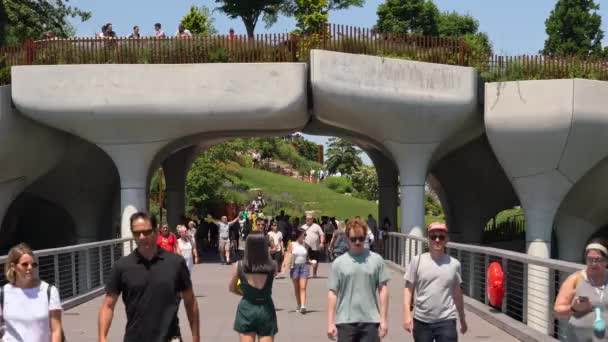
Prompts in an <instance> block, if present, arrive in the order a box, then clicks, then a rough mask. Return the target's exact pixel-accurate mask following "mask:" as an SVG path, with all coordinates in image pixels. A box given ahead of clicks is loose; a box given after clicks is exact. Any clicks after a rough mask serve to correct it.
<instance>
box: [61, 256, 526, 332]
mask: <svg viewBox="0 0 608 342" xmlns="http://www.w3.org/2000/svg"><path fill="white" fill-rule="evenodd" d="M230 270H231V267H230V266H222V265H219V264H210V263H208V264H199V265H196V266H195V269H194V271H193V283H194V289H195V294H196V296H197V297H198V302H199V309H200V311H201V331H202V335H203V341H206V342H228V341H231V342H232V341H238V338H237V335H236V333H235V332H234V331H233V330H232V324H233V322H234V315H235V310H236V306H237V303H238V301H239V297H237V296H235V295H232V294H230V293H229V292H228V289H227V288H228V281H229V277H230ZM327 270H328V267H327V265H326V264H322V265H321V268H320V274H319V276H320V278H316V279H311V280H310V282H309V285H308V304H307V308H308V309H309V313H307V314H306V315H301V314H299V313H296V312H295V310H294V309H295V306H296V305H295V299H294V298H293V288H292V285H291V281H290V280H289V279H285V278H283V279H277V280H276V281H275V283H274V288H273V296H274V301H275V306H276V308H277V314H278V319H279V334H278V335H277V336H276V339H275V340H276V341H279V342H283V341H285V342H304V341H306V342H316V341H329V340H328V339H327V336H326V319H327V314H326V312H327V308H326V305H327V304H326V298H327V278H326V276H327ZM390 289H391V292H390V293H391V297H390V317H389V319H390V322H389V334H388V336H387V337H386V338H385V339H384V340H383V341H384V342H397V341H399V342H404V341H413V339H412V338H411V337H410V336H409V335H408V334H407V333H406V332H405V331H404V330H403V329H402V327H401V320H402V314H401V310H402V309H401V308H402V297H403V295H402V280H401V275H400V274H397V273H393V278H392V281H391V282H390ZM100 304H101V298H96V299H94V300H92V301H90V302H88V303H85V304H82V305H80V306H77V307H75V308H73V309H71V310H69V311H67V312H65V314H64V316H63V320H64V329H65V334H66V338H67V340H68V341H80V342H88V341H96V340H97V312H98V310H99V307H100ZM467 317H468V323H469V333H467V334H466V335H465V336H461V338H460V341H487V340H490V339H492V342H500V341H517V340H516V339H515V338H513V337H512V336H510V335H508V334H506V333H505V332H503V331H502V330H499V329H498V328H496V327H494V326H492V325H490V324H489V323H487V322H485V321H483V320H482V319H480V318H479V317H477V316H476V315H474V314H473V313H470V312H467ZM186 322H187V318H186V314H185V311H184V310H183V305H182V308H181V309H180V324H181V329H182V334H183V335H184V336H185V341H190V340H191V338H190V330H189V329H188V328H187V324H186ZM124 327H125V312H124V306H123V305H122V300H120V301H119V304H118V305H117V306H116V311H115V313H114V321H113V324H112V327H111V330H110V335H109V340H110V341H112V342H113V341H122V334H123V332H124Z"/></svg>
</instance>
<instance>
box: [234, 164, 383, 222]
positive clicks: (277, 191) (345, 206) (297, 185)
mask: <svg viewBox="0 0 608 342" xmlns="http://www.w3.org/2000/svg"><path fill="white" fill-rule="evenodd" d="M239 172H240V174H241V175H242V177H243V178H242V179H243V181H244V182H247V183H248V184H250V185H251V186H252V187H254V188H259V189H260V190H261V191H263V192H264V193H265V194H266V195H267V196H268V197H269V200H268V201H267V208H266V209H265V210H264V213H265V214H271V215H278V211H279V210H280V209H285V211H286V212H287V213H288V214H290V215H293V214H296V212H297V214H298V215H302V212H303V211H304V210H315V211H317V212H319V215H326V216H335V217H336V218H338V219H344V218H347V217H352V216H361V217H367V215H368V214H370V213H371V214H372V215H374V217H376V219H377V216H378V205H377V204H376V203H375V202H371V201H366V200H362V199H359V198H355V197H351V196H347V195H342V194H338V193H336V192H334V191H332V190H330V189H328V188H327V187H325V186H324V185H323V184H311V183H306V182H303V181H300V180H297V179H293V178H290V177H286V176H282V175H278V174H275V173H271V172H267V171H263V170H259V169H250V168H244V167H243V168H241V169H240V171H239ZM273 211H274V212H273Z"/></svg>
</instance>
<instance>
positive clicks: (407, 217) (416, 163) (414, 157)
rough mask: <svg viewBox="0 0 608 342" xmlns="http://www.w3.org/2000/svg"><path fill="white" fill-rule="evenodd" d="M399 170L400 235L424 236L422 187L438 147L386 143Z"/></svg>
mask: <svg viewBox="0 0 608 342" xmlns="http://www.w3.org/2000/svg"><path fill="white" fill-rule="evenodd" d="M385 145H386V147H387V148H388V149H389V151H391V153H392V155H393V158H394V160H395V161H396V163H397V166H398V167H399V189H400V191H401V194H400V195H401V232H402V233H405V234H409V235H414V236H419V237H422V236H424V214H425V213H424V184H425V182H426V175H427V170H428V165H429V161H430V160H431V157H432V155H433V152H434V151H435V149H436V148H437V146H438V144H437V143H431V144H403V143H396V142H392V141H386V142H385Z"/></svg>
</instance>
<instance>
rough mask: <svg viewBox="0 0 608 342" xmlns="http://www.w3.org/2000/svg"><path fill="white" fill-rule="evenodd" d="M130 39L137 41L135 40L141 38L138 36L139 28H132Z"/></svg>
mask: <svg viewBox="0 0 608 342" xmlns="http://www.w3.org/2000/svg"><path fill="white" fill-rule="evenodd" d="M128 38H130V39H137V38H141V35H140V34H139V26H137V25H135V26H133V32H131V34H130V35H129V37H128Z"/></svg>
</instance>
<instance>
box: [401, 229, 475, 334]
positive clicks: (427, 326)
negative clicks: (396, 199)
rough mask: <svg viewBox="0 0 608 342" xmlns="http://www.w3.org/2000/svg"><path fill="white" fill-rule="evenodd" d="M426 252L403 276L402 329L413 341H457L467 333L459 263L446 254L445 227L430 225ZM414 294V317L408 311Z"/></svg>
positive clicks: (417, 257) (416, 258)
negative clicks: (458, 330) (412, 335)
mask: <svg viewBox="0 0 608 342" xmlns="http://www.w3.org/2000/svg"><path fill="white" fill-rule="evenodd" d="M428 235H429V252H428V253H424V254H421V255H417V256H415V257H414V258H413V259H412V261H411V263H410V265H409V266H408V268H407V272H406V273H405V277H404V278H405V289H404V292H403V304H404V305H403V311H404V312H403V327H404V328H405V330H406V331H408V332H409V333H412V331H413V334H414V341H416V342H427V341H428V342H432V341H434V340H435V341H457V340H458V332H457V331H456V320H457V319H459V320H460V332H461V333H462V334H464V333H466V332H467V322H466V318H465V315H464V301H463V296H462V289H461V284H462V278H461V275H460V262H459V261H458V260H456V259H454V258H452V257H451V256H450V255H448V254H446V253H445V247H446V244H447V242H448V228H447V226H446V225H445V224H443V223H440V222H433V223H431V224H430V225H429V228H428ZM414 294H415V297H414V298H415V303H414V307H415V308H416V310H414V315H413V317H412V312H411V308H410V304H411V299H412V296H413V295H414Z"/></svg>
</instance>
